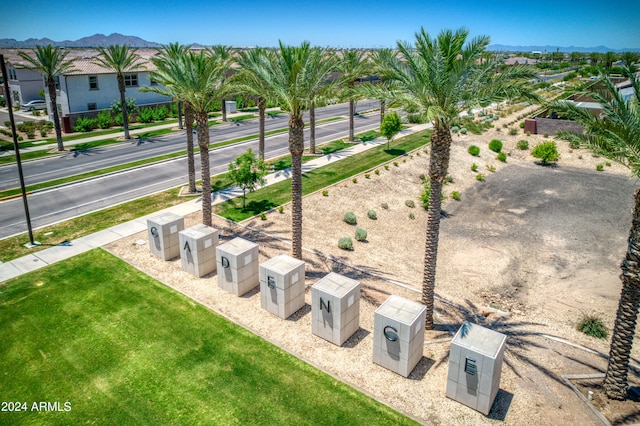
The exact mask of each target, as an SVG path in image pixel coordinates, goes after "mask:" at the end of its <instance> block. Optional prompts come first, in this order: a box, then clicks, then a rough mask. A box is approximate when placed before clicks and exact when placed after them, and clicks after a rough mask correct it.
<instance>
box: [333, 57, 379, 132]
mask: <svg viewBox="0 0 640 426" xmlns="http://www.w3.org/2000/svg"><path fill="white" fill-rule="evenodd" d="M339 56H340V59H339V60H338V64H337V67H336V69H337V71H338V72H339V73H340V74H341V76H340V81H341V82H342V84H343V85H344V89H345V90H344V95H345V97H346V98H348V99H349V140H350V141H353V140H354V137H355V135H354V127H355V126H354V122H353V119H354V116H355V115H356V111H355V101H356V99H357V98H358V92H357V91H355V90H354V88H355V85H356V82H357V81H358V79H359V78H362V77H366V76H368V75H369V74H370V72H371V67H370V62H369V58H368V56H367V53H366V51H364V50H355V49H349V50H342V51H340V55H339Z"/></svg>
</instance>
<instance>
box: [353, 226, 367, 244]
mask: <svg viewBox="0 0 640 426" xmlns="http://www.w3.org/2000/svg"><path fill="white" fill-rule="evenodd" d="M366 239H367V231H366V230H364V229H362V228H356V241H366Z"/></svg>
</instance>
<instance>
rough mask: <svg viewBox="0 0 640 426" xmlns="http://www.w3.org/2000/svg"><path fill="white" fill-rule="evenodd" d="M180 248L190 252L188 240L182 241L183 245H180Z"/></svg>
mask: <svg viewBox="0 0 640 426" xmlns="http://www.w3.org/2000/svg"><path fill="white" fill-rule="evenodd" d="M182 250H184V251H186V252H189V253H191V247H189V241H185V242H184V247H182Z"/></svg>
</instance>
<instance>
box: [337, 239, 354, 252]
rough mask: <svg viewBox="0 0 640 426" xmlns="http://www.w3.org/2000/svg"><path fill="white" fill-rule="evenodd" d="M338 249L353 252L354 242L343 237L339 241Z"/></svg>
mask: <svg viewBox="0 0 640 426" xmlns="http://www.w3.org/2000/svg"><path fill="white" fill-rule="evenodd" d="M338 247H340V248H341V249H342V250H353V240H351V238H349V237H342V238H340V239H339V240H338Z"/></svg>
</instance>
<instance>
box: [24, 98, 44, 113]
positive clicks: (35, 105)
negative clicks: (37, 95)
mask: <svg viewBox="0 0 640 426" xmlns="http://www.w3.org/2000/svg"><path fill="white" fill-rule="evenodd" d="M21 106H22V109H23V110H25V111H33V110H35V109H45V108H46V107H47V103H46V102H45V101H43V100H42V99H34V100H33V101H29V102H27V103H26V104H22V105H21Z"/></svg>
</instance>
